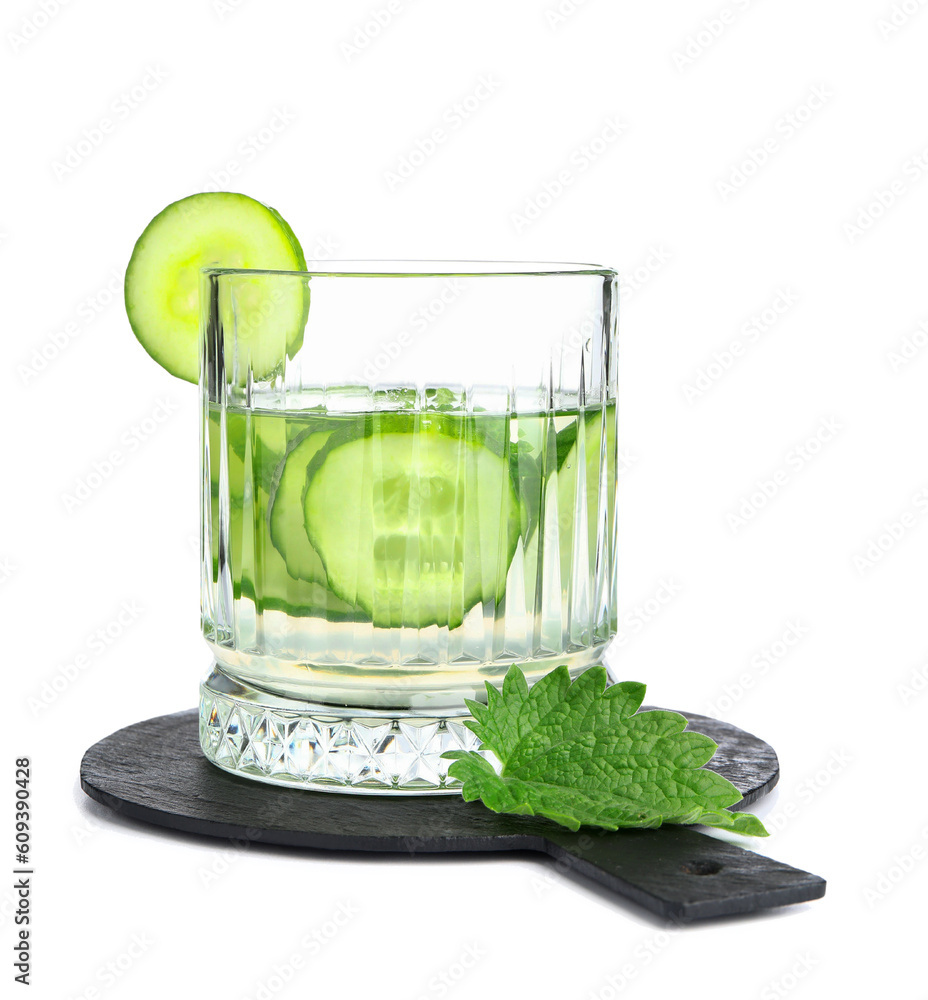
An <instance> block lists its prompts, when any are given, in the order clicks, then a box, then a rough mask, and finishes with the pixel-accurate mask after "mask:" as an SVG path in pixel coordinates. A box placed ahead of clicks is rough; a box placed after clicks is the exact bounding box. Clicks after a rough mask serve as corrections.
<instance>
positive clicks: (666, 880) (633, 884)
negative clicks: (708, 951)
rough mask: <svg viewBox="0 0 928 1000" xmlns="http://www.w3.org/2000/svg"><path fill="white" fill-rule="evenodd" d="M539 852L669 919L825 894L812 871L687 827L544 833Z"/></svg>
mask: <svg viewBox="0 0 928 1000" xmlns="http://www.w3.org/2000/svg"><path fill="white" fill-rule="evenodd" d="M545 841H546V845H547V846H546V853H548V854H549V855H550V856H551V857H553V858H556V859H557V860H559V861H563V862H565V863H566V864H567V865H568V866H569V867H570V868H571V869H572V870H573V871H577V872H579V873H580V874H582V875H586V876H588V877H589V878H591V879H593V880H594V881H596V882H598V883H599V884H600V885H603V886H605V887H606V888H608V889H611V890H612V891H613V892H615V893H618V895H620V896H623V897H624V898H626V899H628V900H631V901H632V902H635V903H638V904H639V905H640V906H643V907H645V908H646V909H648V910H650V911H651V912H652V913H656V914H657V915H658V916H660V917H664V918H665V919H667V920H673V921H689V920H700V919H704V918H706V917H723V916H730V915H732V914H736V913H751V912H753V911H755V910H763V909H767V908H768V907H774V906H784V905H787V904H789V903H805V902H808V901H809V900H812V899H820V898H821V897H822V896H824V895H825V880H824V879H823V878H821V877H819V876H818V875H813V874H811V873H810V872H806V871H802V870H801V869H799V868H793V867H791V866H790V865H786V864H783V863H782V862H781V861H774V860H773V859H772V858H768V857H765V856H764V855H763V854H757V853H755V852H754V851H749V850H746V849H745V848H743V847H739V846H738V845H737V844H733V843H730V842H729V841H726V840H720V839H718V838H717V837H712V836H709V835H708V834H705V833H700V832H699V831H698V830H695V829H693V828H692V827H688V826H670V825H668V826H662V827H660V828H658V829H656V830H619V831H616V832H614V833H613V832H611V831H593V832H591V831H589V830H582V831H578V832H577V833H572V832H571V831H570V830H566V829H565V830H560V829H552V830H551V831H550V832H549V831H545Z"/></svg>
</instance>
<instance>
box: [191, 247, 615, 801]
mask: <svg viewBox="0 0 928 1000" xmlns="http://www.w3.org/2000/svg"><path fill="white" fill-rule="evenodd" d="M617 304H618V303H617V280H616V275H615V273H614V272H613V271H611V270H609V269H607V268H601V267H596V266H593V265H577V264H534V263H524V264H512V263H491V264H484V263H480V264H476V263H470V262H402V263H400V262H383V261H381V262H372V261H352V262H340V263H339V262H336V263H329V264H328V265H327V266H326V267H325V268H324V269H320V270H314V271H307V272H269V271H256V270H246V269H227V268H223V269H219V268H212V269H205V270H204V272H203V276H202V286H201V310H202V324H201V325H202V351H201V370H200V395H201V403H202V422H201V456H202V481H201V525H202V545H201V555H202V561H201V562H202V574H201V593H202V601H201V605H202V623H203V634H204V637H205V638H206V641H207V643H208V644H209V646H210V649H211V652H212V655H213V658H214V664H213V667H212V670H211V672H210V674H209V676H208V677H207V679H206V680H205V681H204V683H203V685H202V687H201V726H200V733H201V743H202V746H203V749H204V751H205V753H206V754H207V756H208V757H209V758H210V759H211V760H212V761H214V762H215V763H216V764H218V765H220V766H222V767H224V768H227V769H229V770H233V771H236V772H237V773H241V774H247V775H250V776H253V777H255V778H258V779H261V780H265V781H274V782H284V783H294V782H295V783H298V784H303V785H307V786H309V787H319V788H331V789H335V790H349V791H374V790H376V791H392V792H428V791H443V790H446V789H447V790H451V786H452V785H453V784H454V783H453V781H449V780H448V779H447V777H446V774H447V765H448V761H443V760H441V759H440V754H441V753H442V752H443V751H445V750H449V749H459V748H464V749H471V748H473V747H474V746H475V744H476V740H475V738H474V737H473V735H472V734H471V733H470V731H469V730H468V729H467V728H466V727H465V726H464V725H463V723H464V721H465V720H466V718H467V710H466V707H465V704H464V699H465V698H477V699H480V698H485V687H484V682H485V681H487V680H489V681H491V682H494V683H499V682H501V680H502V677H503V675H504V674H505V672H506V670H507V669H508V668H509V666H510V664H512V663H517V664H519V665H520V667H521V668H522V669H523V670H524V671H525V674H526V676H527V678H528V679H529V682H530V683H531V682H532V681H533V680H535V679H537V678H538V677H540V676H542V675H543V674H544V673H546V672H547V671H549V670H550V669H552V668H553V667H555V666H557V665H558V664H561V663H566V664H567V665H568V666H569V668H570V669H571V672H572V673H574V674H576V673H577V672H579V671H581V670H583V669H585V668H586V667H588V666H590V665H591V664H593V663H596V662H599V661H600V660H601V658H602V655H603V652H604V650H605V648H606V645H607V644H608V642H609V641H610V639H611V638H612V637H613V636H614V634H615V629H616V599H615V598H616V593H615V587H616V578H615V539H616V515H615V504H616V490H615V487H616V447H617V446H616V431H617V426H616V424H617V409H616V387H617V354H616V344H617V342H616V337H617Z"/></svg>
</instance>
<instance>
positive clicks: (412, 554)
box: [303, 415, 521, 629]
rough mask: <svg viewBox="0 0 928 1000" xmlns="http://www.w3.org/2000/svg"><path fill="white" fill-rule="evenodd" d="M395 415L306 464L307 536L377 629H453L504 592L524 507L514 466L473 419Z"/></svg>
mask: <svg viewBox="0 0 928 1000" xmlns="http://www.w3.org/2000/svg"><path fill="white" fill-rule="evenodd" d="M400 424H401V421H400V419H399V418H398V416H397V415H391V419H390V420H389V422H385V427H380V426H379V425H378V420H377V418H375V419H374V422H373V427H369V428H368V429H369V431H370V433H367V434H365V435H364V436H362V437H352V438H348V439H345V438H340V437H335V438H333V439H332V440H331V441H330V442H329V444H328V446H327V447H325V448H323V450H322V451H320V452H319V454H318V455H317V456H316V458H315V459H314V460H313V462H312V464H311V465H310V468H309V469H308V471H307V483H306V491H305V494H304V497H303V513H304V519H305V527H306V534H307V535H308V536H309V540H310V543H311V544H312V546H313V548H315V550H316V551H317V552H318V553H319V556H320V557H321V559H322V562H323V564H324V565H325V569H326V574H327V579H328V585H329V587H330V589H331V590H332V591H334V592H335V593H336V594H337V595H338V596H339V597H341V598H342V599H343V600H344V601H346V602H347V603H348V604H351V605H354V606H356V607H358V608H360V609H362V610H363V611H365V612H366V613H367V615H368V616H369V620H370V621H371V622H372V623H373V624H374V625H375V626H378V627H383V628H390V627H398V626H406V627H411V628H426V627H428V626H430V625H438V626H447V627H448V628H450V629H453V628H457V627H458V626H459V625H460V624H461V623H462V622H463V620H464V616H465V615H466V614H467V612H468V611H469V610H470V609H471V608H472V607H474V606H475V605H476V604H478V603H480V602H482V601H486V600H490V599H495V600H497V601H499V600H500V599H501V598H502V596H503V593H504V589H505V585H506V575H507V573H508V571H509V564H510V562H511V560H512V557H513V554H514V552H515V546H516V544H517V542H518V536H519V521H520V516H521V515H520V505H519V500H518V497H517V496H516V493H515V490H514V488H513V483H512V478H511V476H510V474H509V469H508V467H507V464H506V462H505V461H504V460H503V459H502V458H501V457H500V456H499V455H498V454H495V453H494V451H493V450H492V449H491V448H488V447H486V446H485V445H484V444H483V443H481V441H480V439H479V436H478V435H477V433H476V432H475V431H474V430H473V418H458V426H459V434H458V435H457V436H455V435H452V434H450V433H449V432H448V430H449V428H448V421H447V420H443V421H442V422H441V424H440V426H439V425H438V422H436V425H429V424H428V423H427V422H425V421H422V420H421V418H417V417H415V416H410V417H409V418H408V419H407V420H406V422H405V424H406V428H407V429H406V430H405V432H404V431H403V430H400V429H399V428H400Z"/></svg>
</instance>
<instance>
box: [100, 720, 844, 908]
mask: <svg viewBox="0 0 928 1000" xmlns="http://www.w3.org/2000/svg"><path fill="white" fill-rule="evenodd" d="M682 714H683V715H685V716H686V717H687V719H688V720H689V726H688V728H690V729H695V730H698V731H699V732H701V733H705V734H706V735H707V736H711V737H712V739H714V740H715V741H716V742H717V743H718V744H719V749H718V751H717V752H716V754H715V756H714V757H713V759H712V761H711V762H710V764H709V766H710V767H711V768H712V769H713V770H715V771H718V772H719V773H720V774H723V775H724V776H725V777H727V778H728V779H729V780H730V781H732V782H733V783H734V785H735V786H736V787H737V788H738V790H739V791H740V792H741V793H742V795H743V796H744V800H743V802H742V803H739V807H741V806H744V805H747V804H749V803H750V802H753V801H754V800H755V799H757V798H759V797H760V796H761V795H763V794H765V793H766V792H768V791H769V790H770V789H771V788H773V786H774V785H775V784H776V783H777V779H778V778H779V764H778V762H777V756H776V753H775V752H774V750H773V748H772V747H771V746H769V745H768V744H767V743H764V741H763V740H759V739H758V738H757V737H756V736H752V735H751V734H750V733H746V732H744V731H743V730H740V729H737V728H736V727H734V726H732V725H729V724H728V723H725V722H720V721H718V720H716V719H708V718H706V717H705V716H701V715H694V714H692V713H688V712H684V713H682ZM81 787H82V788H83V790H84V791H85V792H86V793H87V794H88V795H89V796H90V797H91V798H92V799H95V800H96V801H97V802H101V803H103V804H104V805H106V806H109V807H110V808H112V809H114V810H115V811H117V812H118V813H119V814H120V815H122V816H124V817H127V818H130V819H133V820H139V821H141V822H144V823H153V824H155V825H157V826H162V827H167V828H169V829H173V830H181V831H184V832H186V833H193V834H202V835H205V836H211V837H223V838H230V839H236V840H242V839H244V840H248V841H251V842H254V843H260V844H277V845H284V846H287V847H294V848H311V849H321V850H340V851H345V850H348V851H369V852H387V853H405V854H431V853H440V852H458V851H512V850H519V851H525V850H528V851H537V852H540V853H541V854H545V855H548V856H549V857H552V858H555V859H559V860H562V861H563V862H565V863H566V864H567V865H569V867H570V868H572V869H574V870H575V871H578V872H580V873H581V874H583V875H586V876H589V877H590V878H591V879H593V880H594V881H596V882H598V883H600V884H601V885H603V886H605V887H606V888H608V889H610V890H612V891H613V892H616V893H618V894H619V895H621V896H624V897H625V898H627V899H630V900H632V901H633V902H635V903H638V904H640V905H641V906H643V907H644V908H646V909H648V910H650V911H652V912H653V913H656V914H658V915H659V916H661V917H664V918H667V919H670V920H677V921H685V920H694V919H699V918H704V917H718V916H727V915H731V914H736V913H749V912H752V911H755V910H760V909H764V908H767V907H772V906H782V905H784V904H787V903H801V902H806V901H808V900H812V899H818V898H820V897H821V896H823V895H824V893H825V881H824V880H823V879H821V878H819V877H818V876H817V875H812V874H810V873H809V872H805V871H801V870H799V869H797V868H791V867H790V866H789V865H785V864H782V863H780V862H779V861H773V860H771V859H770V858H766V857H764V856H763V855H761V854H756V853H754V852H753V851H749V850H744V849H743V848H741V847H737V846H735V845H734V844H730V843H727V842H725V841H722V840H718V839H716V838H715V837H710V836H707V835H706V834H704V833H700V832H699V831H698V830H697V829H695V828H693V827H681V826H665V827H661V828H659V829H657V830H620V831H618V832H615V833H612V832H609V831H596V830H590V829H582V830H580V831H578V832H577V833H571V832H570V831H569V830H567V829H565V828H564V827H561V826H558V825H557V824H555V823H552V822H550V821H548V820H544V819H536V818H535V817H529V816H505V815H498V814H496V813H493V812H491V811H490V810H489V809H486V808H485V807H484V806H483V805H481V804H480V803H479V802H469V803H468V802H465V801H464V800H463V799H461V798H459V797H457V796H452V795H433V796H428V795H421V796H420V795H417V796H408V795H403V796H392V795H389V794H386V795H383V794H380V795H378V794H373V795H353V794H339V793H332V792H319V791H309V790H306V789H303V788H299V787H296V786H294V787H292V788H291V787H282V786H279V785H269V784H264V783H262V782H258V781H252V780H250V779H248V778H242V777H239V776H237V775H232V774H228V773H227V772H225V771H223V770H221V769H220V768H218V767H216V766H215V765H213V764H210V763H209V762H208V761H207V760H206V758H205V757H204V756H203V754H202V751H201V750H200V746H199V741H198V736H197V712H196V710H190V711H186V712H177V713H175V714H174V715H165V716H161V717H160V718H155V719H148V720H146V721H145V722H139V723H136V724H135V725H132V726H128V727H127V728H125V729H121V730H119V731H118V732H116V733H113V734H112V735H111V736H107V737H106V739H103V740H101V741H100V742H99V743H97V744H95V745H94V746H92V747H91V748H90V749H89V750H88V751H87V752H86V753H85V754H84V758H83V760H82V761H81ZM762 843H763V841H758V846H760V845H761V844H762Z"/></svg>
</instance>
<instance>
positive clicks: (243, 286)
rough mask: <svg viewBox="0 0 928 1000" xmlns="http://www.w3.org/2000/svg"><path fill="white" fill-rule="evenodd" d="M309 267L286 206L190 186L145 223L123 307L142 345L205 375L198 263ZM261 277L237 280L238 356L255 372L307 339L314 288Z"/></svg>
mask: <svg viewBox="0 0 928 1000" xmlns="http://www.w3.org/2000/svg"><path fill="white" fill-rule="evenodd" d="M210 265H212V266H217V267H246V268H247V267H253V268H263V269H267V270H297V271H302V270H305V269H306V260H305V258H304V257H303V251H302V249H301V248H300V244H299V243H298V242H297V239H296V237H295V236H294V234H293V230H292V229H291V228H290V227H289V226H288V225H287V223H286V222H284V220H283V219H282V218H281V217H280V215H279V214H278V213H277V212H276V211H275V210H274V209H272V208H268V206H267V205H263V204H262V203H261V202H259V201H255V200H254V198H249V197H247V196H246V195H243V194H234V193H232V192H227V191H219V192H206V193H204V194H195V195H191V196H190V197H189V198H182V199H181V200H180V201H175V202H174V203H173V204H171V205H168V207H167V208H166V209H164V211H162V212H161V213H160V214H159V215H156V216H155V218H154V219H152V220H151V222H149V224H148V225H147V226H146V227H145V231H144V232H143V233H142V235H141V236H140V237H139V239H138V241H137V242H136V244H135V248H134V249H133V251H132V257H131V259H130V260H129V266H128V267H127V268H126V281H125V299H126V313H127V314H128V316H129V323H130V324H131V326H132V330H133V332H134V333H135V335H136V337H137V338H138V340H139V342H140V343H141V345H142V347H144V348H145V350H146V351H148V353H149V354H150V355H151V356H152V357H153V358H154V359H155V361H157V362H158V364H160V365H161V366H162V367H163V368H166V369H167V370H168V371H169V372H170V373H171V374H172V375H177V376H178V377H179V378H182V379H186V380H187V381H188V382H196V381H197V380H198V377H199V368H200V363H199V353H200V351H199V324H200V308H199V285H200V273H199V272H200V268H201V267H208V266H210ZM273 292H274V294H272V289H271V288H270V286H269V283H268V282H266V281H263V280H261V279H260V277H257V276H256V277H255V278H248V277H243V278H242V279H241V281H240V282H236V296H237V301H236V308H237V311H238V312H239V314H240V315H245V316H249V317H252V319H251V320H250V321H248V322H241V321H240V322H239V323H238V325H237V340H238V347H239V350H240V351H241V352H242V355H243V356H242V357H241V358H240V363H241V364H248V365H250V367H251V369H252V371H253V373H254V376H255V377H256V378H263V377H267V376H268V375H270V374H272V373H273V372H274V371H275V370H276V369H278V368H279V366H280V365H281V363H282V362H283V361H284V357H285V355H287V354H289V355H292V354H293V353H294V352H295V351H296V350H297V349H298V348H299V346H300V344H301V342H302V339H303V328H304V326H305V323H306V315H307V308H308V294H309V293H308V291H307V290H305V289H304V287H303V286H302V285H301V284H300V283H299V282H296V281H294V282H288V283H287V287H286V288H285V289H283V291H281V289H280V287H279V286H278V287H277V288H276V289H274V290H273Z"/></svg>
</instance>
